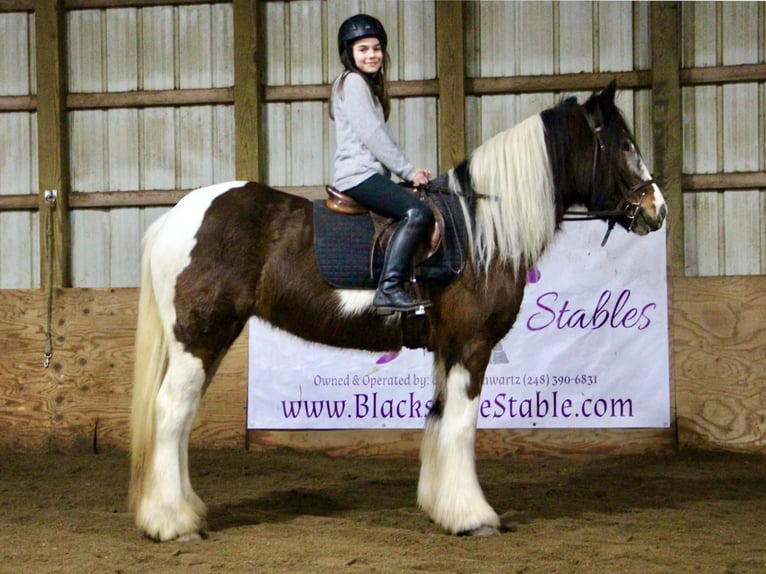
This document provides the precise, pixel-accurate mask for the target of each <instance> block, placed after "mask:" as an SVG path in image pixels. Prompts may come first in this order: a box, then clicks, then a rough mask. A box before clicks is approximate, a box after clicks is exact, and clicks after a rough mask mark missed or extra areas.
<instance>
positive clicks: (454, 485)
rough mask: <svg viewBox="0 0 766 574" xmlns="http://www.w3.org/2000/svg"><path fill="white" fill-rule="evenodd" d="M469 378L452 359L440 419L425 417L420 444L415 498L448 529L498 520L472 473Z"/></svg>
mask: <svg viewBox="0 0 766 574" xmlns="http://www.w3.org/2000/svg"><path fill="white" fill-rule="evenodd" d="M437 376H438V374H437ZM470 382H471V375H470V373H469V372H468V370H467V369H466V368H465V367H464V366H463V365H460V364H458V365H455V366H453V367H452V368H451V369H450V371H449V373H447V380H446V393H445V396H444V400H445V404H444V406H443V409H442V416H441V419H440V420H429V421H428V426H427V427H426V434H425V436H424V437H423V446H422V448H421V465H422V466H421V470H420V482H419V484H418V504H420V506H421V508H423V509H424V510H425V511H426V512H428V514H429V515H430V516H431V518H432V519H433V520H434V521H435V522H436V523H437V524H439V525H441V526H442V527H443V528H444V529H446V530H448V531H449V532H452V533H453V534H457V533H459V532H464V531H470V530H475V529H478V528H481V527H487V526H488V527H492V528H496V527H498V526H499V525H500V519H499V518H498V516H497V514H496V513H495V511H494V510H493V509H492V507H491V506H490V505H489V504H488V503H487V501H486V499H485V498H484V493H483V492H482V490H481V486H480V485H479V479H478V477H477V476H476V461H475V457H474V439H475V435H476V419H477V417H478V413H479V397H476V398H474V399H469V398H468V395H467V389H468V385H469V384H470Z"/></svg>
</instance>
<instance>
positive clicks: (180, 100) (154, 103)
mask: <svg viewBox="0 0 766 574" xmlns="http://www.w3.org/2000/svg"><path fill="white" fill-rule="evenodd" d="M232 103H234V90H233V88H201V89H188V90H145V91H134V92H99V93H76V94H68V95H67V97H66V107H67V109H70V110H92V109H108V108H144V107H162V106H189V105H194V106H203V105H215V104H232Z"/></svg>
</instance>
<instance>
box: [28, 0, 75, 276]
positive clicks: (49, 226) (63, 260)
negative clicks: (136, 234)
mask: <svg viewBox="0 0 766 574" xmlns="http://www.w3.org/2000/svg"><path fill="white" fill-rule="evenodd" d="M64 20H65V14H64V6H63V1H62V0H51V1H49V2H40V3H38V4H37V6H36V11H35V37H36V52H35V58H36V62H37V63H36V67H37V126H38V139H37V146H38V151H37V156H38V157H39V158H45V161H40V162H38V183H39V186H40V190H39V197H40V200H39V209H40V244H41V246H45V245H47V241H46V236H47V235H46V234H47V233H48V231H49V230H50V232H51V233H52V244H53V248H52V250H51V252H50V253H47V252H45V251H43V255H42V256H41V258H40V278H41V285H42V286H43V287H48V286H51V285H52V286H56V287H68V286H69V285H70V265H69V243H70V237H69V163H68V162H69V150H68V148H67V136H68V134H67V118H66V113H65V99H66V85H67V79H66V69H67V65H66V64H67V63H66V56H65V54H66V52H65V45H66V40H65V38H66V34H65V22H64ZM46 189H50V190H56V191H57V194H58V196H57V199H56V205H55V209H49V207H48V203H46V201H45V195H44V194H45V190H46ZM50 258H52V259H53V262H52V265H53V272H52V276H51V278H50V280H49V278H48V273H47V270H48V269H49V267H48V265H49V261H50Z"/></svg>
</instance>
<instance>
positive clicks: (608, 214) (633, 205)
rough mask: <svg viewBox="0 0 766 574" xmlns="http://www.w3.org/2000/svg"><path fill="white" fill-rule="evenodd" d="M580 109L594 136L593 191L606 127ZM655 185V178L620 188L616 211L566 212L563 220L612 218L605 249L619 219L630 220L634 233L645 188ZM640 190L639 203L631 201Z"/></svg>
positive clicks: (604, 148) (603, 145)
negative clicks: (627, 188)
mask: <svg viewBox="0 0 766 574" xmlns="http://www.w3.org/2000/svg"><path fill="white" fill-rule="evenodd" d="M580 109H581V110H582V113H583V116H585V121H586V122H587V123H588V127H589V128H590V131H591V133H592V134H593V166H592V168H591V176H590V189H591V191H592V190H594V189H595V187H596V173H597V169H598V158H599V152H601V153H603V152H605V151H606V144H605V143H604V139H603V138H602V137H601V132H602V131H603V130H604V125H603V124H601V125H597V124H596V121H595V120H594V119H593V118H592V117H591V116H589V115H588V114H587V112H586V111H585V108H584V107H580ZM654 183H655V180H654V178H651V179H648V180H646V181H639V182H638V183H636V184H635V185H633V186H631V188H630V189H629V190H627V191H626V190H625V189H624V188H623V187H622V186H620V192H621V193H622V201H621V202H620V204H619V205H618V206H617V208H616V209H606V210H599V211H590V210H588V211H566V212H564V218H563V219H564V220H565V221H590V220H593V219H603V218H610V219H609V222H608V226H607V230H606V234H605V235H604V239H603V240H602V241H601V246H602V247H603V246H604V245H606V242H607V240H608V239H609V235H610V234H611V233H612V229H614V225H615V223H616V222H617V219H616V218H617V217H623V216H624V217H626V218H627V219H628V226H627V230H628V231H633V227H634V226H635V225H636V218H637V217H638V213H639V211H640V209H641V202H642V201H643V200H644V198H645V197H646V194H647V190H646V189H645V188H647V187H649V186H650V185H652V184H654ZM640 190H643V191H642V193H641V197H639V198H638V201H631V199H630V198H631V197H632V196H633V195H634V194H635V193H637V192H638V191H640Z"/></svg>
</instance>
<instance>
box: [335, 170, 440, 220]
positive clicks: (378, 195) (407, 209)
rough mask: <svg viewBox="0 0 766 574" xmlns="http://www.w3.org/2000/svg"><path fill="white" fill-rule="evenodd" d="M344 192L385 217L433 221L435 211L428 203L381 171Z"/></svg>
mask: <svg viewBox="0 0 766 574" xmlns="http://www.w3.org/2000/svg"><path fill="white" fill-rule="evenodd" d="M344 193H346V194H347V195H350V196H351V197H353V198H354V199H355V200H356V201H358V202H359V203H361V204H362V205H364V206H365V207H366V208H368V209H371V210H372V211H374V212H376V213H380V214H381V215H384V216H385V217H392V218H394V219H396V220H399V219H402V218H404V217H405V216H408V217H409V218H411V219H415V220H417V221H418V223H420V224H423V225H430V223H431V222H432V221H433V213H431V209H430V208H429V207H428V205H426V204H425V203H424V202H422V201H420V200H419V199H418V197H417V196H416V195H415V194H414V193H412V192H411V191H410V190H408V189H405V188H404V187H402V186H401V185H397V184H396V183H394V182H393V181H391V180H390V179H388V178H386V177H383V176H382V175H380V174H379V173H376V174H374V175H371V176H370V177H369V178H367V179H365V180H364V181H363V182H362V183H360V184H359V185H357V186H355V187H352V188H351V189H347V190H346V191H345V192H344Z"/></svg>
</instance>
